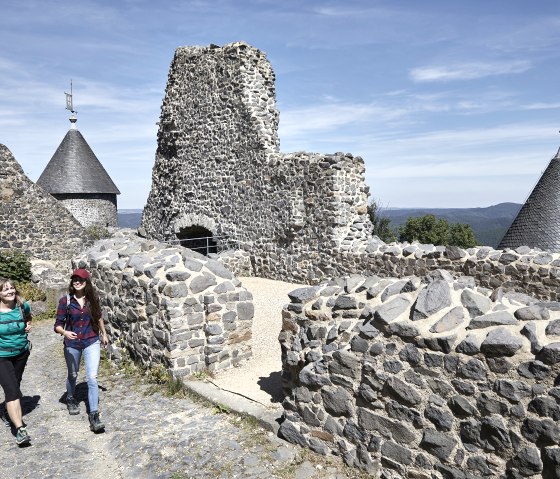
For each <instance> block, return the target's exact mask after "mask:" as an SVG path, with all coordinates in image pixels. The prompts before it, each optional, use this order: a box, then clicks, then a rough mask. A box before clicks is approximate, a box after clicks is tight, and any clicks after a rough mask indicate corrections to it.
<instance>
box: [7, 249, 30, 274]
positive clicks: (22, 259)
mask: <svg viewBox="0 0 560 479" xmlns="http://www.w3.org/2000/svg"><path fill="white" fill-rule="evenodd" d="M0 277H3V278H8V279H11V280H13V281H16V282H17V281H29V280H30V279H31V261H29V258H28V257H27V256H26V255H25V253H24V252H23V251H20V250H17V249H9V250H3V251H0Z"/></svg>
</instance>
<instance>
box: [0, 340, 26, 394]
mask: <svg viewBox="0 0 560 479" xmlns="http://www.w3.org/2000/svg"><path fill="white" fill-rule="evenodd" d="M28 358H29V351H28V350H26V351H24V352H23V353H21V354H18V355H17V356H10V357H7V358H2V357H0V385H1V386H2V389H3V390H4V396H5V398H6V402H10V401H15V400H16V399H21V396H22V394H21V390H20V388H19V386H20V384H21V378H22V377H23V371H24V370H25V365H26V364H27V359H28Z"/></svg>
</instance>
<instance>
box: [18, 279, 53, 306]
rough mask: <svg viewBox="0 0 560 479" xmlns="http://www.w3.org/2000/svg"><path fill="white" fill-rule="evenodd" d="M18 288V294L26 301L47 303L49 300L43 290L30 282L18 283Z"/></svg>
mask: <svg viewBox="0 0 560 479" xmlns="http://www.w3.org/2000/svg"><path fill="white" fill-rule="evenodd" d="M16 287H17V290H18V293H19V294H20V295H21V296H22V297H23V298H24V299H25V300H26V301H45V300H46V299H47V293H45V292H44V291H43V290H42V289H39V288H37V286H34V285H33V283H30V282H28V281H25V282H24V281H17V283H16Z"/></svg>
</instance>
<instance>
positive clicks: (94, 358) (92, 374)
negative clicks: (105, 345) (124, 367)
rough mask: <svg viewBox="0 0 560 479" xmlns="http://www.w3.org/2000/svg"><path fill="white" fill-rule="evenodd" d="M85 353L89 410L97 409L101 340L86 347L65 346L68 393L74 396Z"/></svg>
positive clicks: (69, 395) (68, 395)
mask: <svg viewBox="0 0 560 479" xmlns="http://www.w3.org/2000/svg"><path fill="white" fill-rule="evenodd" d="M82 353H83V355H84V363H85V365H86V382H87V385H88V402H89V412H90V413H91V412H95V411H97V403H98V402H99V389H98V386H97V371H98V370H99V359H100V357H101V347H100V343H99V341H96V342H95V343H93V344H90V345H89V346H88V347H87V348H85V349H75V348H69V347H65V348H64V357H65V358H66V367H67V368H68V378H67V379H66V395H67V397H74V391H75V390H76V380H77V379H78V371H79V370H80V359H81V358H82Z"/></svg>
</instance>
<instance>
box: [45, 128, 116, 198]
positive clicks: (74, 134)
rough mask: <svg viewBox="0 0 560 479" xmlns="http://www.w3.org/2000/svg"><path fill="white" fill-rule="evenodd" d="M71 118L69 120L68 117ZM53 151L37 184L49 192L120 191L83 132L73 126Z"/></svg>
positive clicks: (114, 192)
mask: <svg viewBox="0 0 560 479" xmlns="http://www.w3.org/2000/svg"><path fill="white" fill-rule="evenodd" d="M70 121H72V119H71V120H70ZM72 123H73V124H72V127H71V128H70V130H68V133H66V136H65V137H64V139H63V140H62V143H60V145H59V147H58V148H57V150H56V151H55V153H54V155H53V157H52V158H51V160H50V161H49V163H48V165H47V167H46V168H45V170H44V171H43V173H41V176H40V177H39V179H38V180H37V184H38V185H39V186H40V187H41V188H43V189H44V190H45V191H47V192H48V193H51V194H55V195H56V194H68V193H105V194H111V193H112V194H117V195H119V194H120V191H119V189H118V188H117V187H116V186H115V183H113V180H111V177H110V176H109V175H108V173H107V172H106V171H105V168H103V165H102V164H101V163H100V162H99V160H98V159H97V157H96V156H95V153H94V152H93V150H92V149H91V148H90V146H89V145H88V144H87V141H86V140H85V139H84V137H83V136H82V134H81V133H80V132H79V131H78V130H77V129H76V128H75V127H74V123H75V119H74V121H73V122H72Z"/></svg>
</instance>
